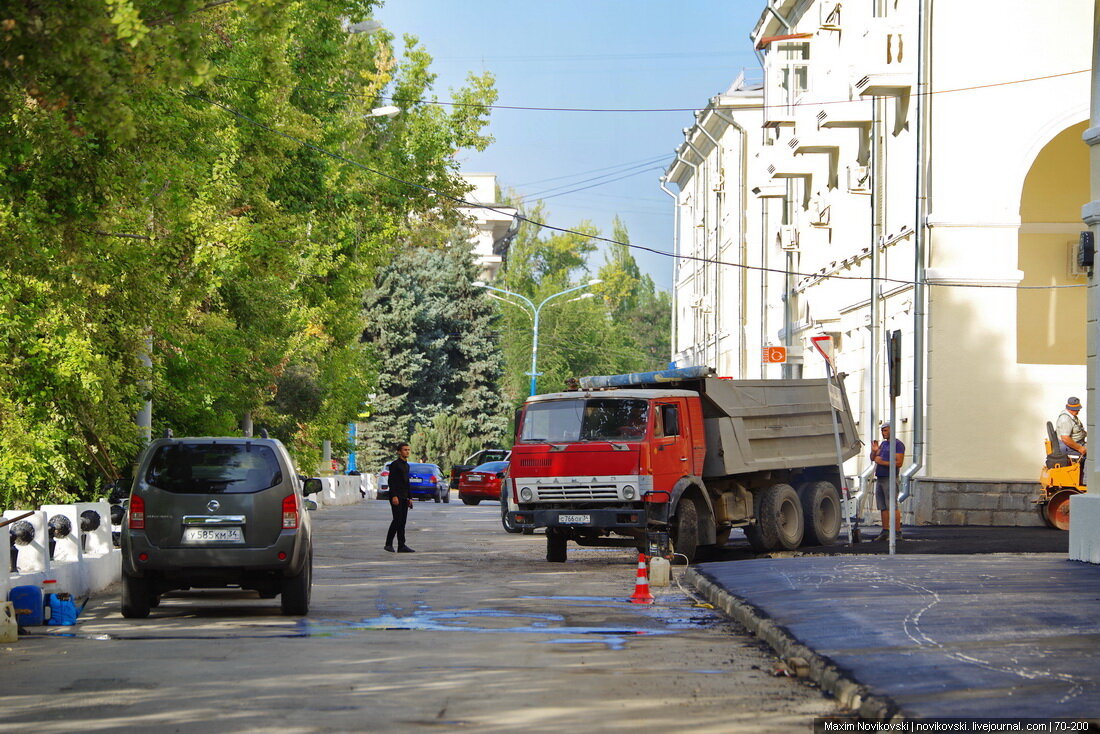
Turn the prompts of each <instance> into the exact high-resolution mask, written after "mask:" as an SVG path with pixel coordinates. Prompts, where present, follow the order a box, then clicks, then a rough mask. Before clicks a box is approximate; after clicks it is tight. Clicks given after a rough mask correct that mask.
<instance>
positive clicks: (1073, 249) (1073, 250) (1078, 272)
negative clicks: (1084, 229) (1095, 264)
mask: <svg viewBox="0 0 1100 734" xmlns="http://www.w3.org/2000/svg"><path fill="white" fill-rule="evenodd" d="M1080 248H1081V243H1080V241H1079V240H1073V241H1072V242H1070V243H1069V247H1068V250H1069V258H1068V259H1069V277H1071V278H1087V277H1088V274H1089V269H1088V268H1087V267H1085V266H1084V265H1081V262H1080V260H1079V259H1078V257H1077V253H1078V251H1079V250H1080Z"/></svg>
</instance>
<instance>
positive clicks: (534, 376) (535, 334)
mask: <svg viewBox="0 0 1100 734" xmlns="http://www.w3.org/2000/svg"><path fill="white" fill-rule="evenodd" d="M602 282H603V281H602V280H600V279H599V278H593V279H592V280H590V281H588V282H587V283H582V284H581V285H578V286H573V287H572V288H566V289H565V290H563V291H558V292H557V293H554V294H553V295H549V296H547V297H546V298H544V299H543V300H542V303H540V304H539V305H537V306H536V305H535V304H534V302H532V301H531V299H530V298H528V297H527V296H525V295H523V294H522V293H514V292H512V291H506V290H504V289H503V288H496V287H494V286H491V285H489V284H488V283H483V282H481V281H480V280H476V281H474V285H475V286H477V287H478V288H484V289H486V290H490V291H496V292H497V293H503V294H504V295H506V296H512V297H514V298H518V299H520V301H522V303H516V302H515V301H510V300H508V299H507V298H501V299H500V300H502V301H504V302H505V303H510V304H512V305H513V306H518V307H520V308H522V309H524V310H525V311H527V312H528V313H529V314H530V316H531V318H532V320H533V321H534V326H533V328H532V333H531V372H529V373H528V374H530V375H531V394H532V395H534V394H535V391H536V390H537V388H538V375H539V373H538V362H539V316H540V315H541V314H542V307H543V306H545V305H546V303H547V301H550V300H552V299H554V298H557V297H558V296H564V295H565V294H566V293H573V292H574V291H579V290H581V289H582V288H587V287H589V286H593V285H597V284H598V283H602ZM593 295H595V294H593V293H585V294H584V295H583V296H581V298H589V297H591V296H593ZM574 300H580V299H574Z"/></svg>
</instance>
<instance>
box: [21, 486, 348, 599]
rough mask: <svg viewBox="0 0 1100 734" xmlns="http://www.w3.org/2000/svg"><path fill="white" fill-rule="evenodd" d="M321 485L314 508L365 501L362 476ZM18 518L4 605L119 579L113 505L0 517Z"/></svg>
mask: <svg viewBox="0 0 1100 734" xmlns="http://www.w3.org/2000/svg"><path fill="white" fill-rule="evenodd" d="M321 484H322V486H323V487H324V489H323V491H322V492H321V493H319V494H315V495H310V497H309V499H312V500H314V501H315V502H317V505H318V508H320V507H329V506H333V507H335V506H339V505H350V504H354V503H356V502H361V501H362V500H363V495H362V494H361V493H360V491H359V490H360V487H361V486H362V485H363V477H360V476H336V477H325V478H322V479H321ZM28 512H29V513H30V514H28ZM22 515H27V517H25V518H23V519H24V520H25V521H26V522H28V523H29V524H30V526H31V528H33V530H34V538H33V539H32V540H31V541H30V542H29V543H27V544H25V545H17V546H15V548H16V550H17V556H16V559H15V564H14V565H11V566H10V567H9V569H8V572H7V573H2V572H0V601H5V600H7V598H8V594H9V593H10V592H11V589H12V588H14V587H16V586H38V587H40V588H42V590H43V593H59V592H66V593H68V594H71V595H72V596H73V597H74V598H82V597H86V596H91V595H93V594H96V593H98V592H100V591H103V590H104V589H106V588H107V587H109V586H111V585H112V584H114V583H116V582H118V581H119V580H121V578H122V551H121V550H120V549H118V548H115V547H114V542H113V541H112V539H111V528H112V526H111V506H110V503H108V502H107V501H105V500H100V501H98V502H77V503H75V504H72V505H43V506H42V507H41V508H40V509H38V510H33V511H28V510H5V511H4V512H3V514H2V517H3V519H5V520H8V519H12V518H16V517H20V516H22ZM59 516H60V517H64V518H65V519H67V520H68V521H69V527H70V530H69V533H68V534H67V535H65V536H63V537H59V538H56V539H55V542H54V550H53V555H52V556H51V554H50V528H49V522H50V519H51V518H55V517H59ZM11 527H12V526H11V525H7V526H4V527H3V528H0V530H4V531H6V532H5V533H4V536H5V537H10V531H11ZM117 527H118V526H116V528H117ZM82 528H86V529H82ZM5 553H7V551H5ZM5 558H8V556H7V555H5ZM5 563H8V561H5ZM9 565H10V564H9Z"/></svg>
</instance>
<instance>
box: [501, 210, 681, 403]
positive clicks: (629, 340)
mask: <svg viewBox="0 0 1100 734" xmlns="http://www.w3.org/2000/svg"><path fill="white" fill-rule="evenodd" d="M526 216H527V218H528V219H531V220H534V221H542V219H543V216H544V212H543V210H542V206H541V204H540V205H538V206H536V207H535V208H534V209H533V210H532V211H531V212H529V213H528V214H527V215H526ZM571 229H572V230H573V231H574V232H577V233H580V234H574V233H553V232H551V233H548V232H547V231H545V230H541V229H539V228H538V227H536V226H535V225H533V224H531V223H530V222H529V221H525V222H524V223H523V224H522V225H521V226H520V228H519V232H518V234H517V236H516V238H515V240H514V242H513V244H512V247H511V250H510V251H509V254H508V260H507V263H506V265H505V268H504V271H503V276H502V278H500V280H499V283H498V284H499V285H500V287H501V288H503V289H505V290H508V291H512V292H514V293H519V294H521V295H523V296H525V297H527V298H528V299H530V301H531V302H532V303H533V304H534V305H535V306H536V307H538V306H540V304H542V307H541V308H540V313H539V343H538V355H537V358H538V365H537V369H538V372H540V373H541V374H540V375H539V377H538V385H537V391H538V392H553V391H556V390H562V389H564V388H565V385H566V381H567V380H568V379H569V378H571V377H580V376H583V375H601V374H619V373H623V372H635V371H642V370H652V369H662V368H664V367H665V366H667V364H668V358H669V339H670V333H669V332H670V325H671V324H670V319H671V303H670V298H669V295H668V294H667V293H665V292H659V291H657V290H656V288H655V286H654V284H653V280H652V279H651V278H650V277H649V276H648V275H642V274H641V272H640V270H639V268H638V265H637V263H636V262H635V260H634V257H633V256H632V255H631V254H630V250H629V248H628V247H626V246H625V245H612V246H611V249H610V250H609V251H608V252H607V256H606V262H605V263H604V265H603V266H602V267H601V268H600V269H599V271H598V273H597V276H598V278H599V279H600V280H601V281H602V282H600V283H598V284H596V285H593V286H591V287H590V288H588V289H582V290H579V291H577V292H575V293H570V294H566V295H564V296H561V297H558V296H555V294H557V293H559V292H561V291H563V290H565V289H567V288H570V287H572V286H575V285H579V284H581V283H584V282H585V281H587V280H590V279H592V278H593V277H594V276H593V275H592V273H591V271H590V269H589V267H590V266H589V261H590V260H591V259H592V257H593V256H594V255H595V254H596V252H597V248H596V245H595V244H594V240H593V239H591V237H586V236H584V235H595V236H598V235H599V234H600V233H599V231H598V230H597V229H596V228H595V227H593V226H592V225H591V224H590V223H588V222H582V223H580V224H578V225H576V226H574V227H572V228H571ZM613 239H615V240H616V241H618V242H623V243H629V241H630V240H629V234H628V233H627V231H626V228H625V226H623V224H622V223H621V222H620V221H619V220H618V219H616V221H615V225H614V232H613ZM587 292H591V293H593V294H595V295H596V296H599V297H598V298H591V299H588V298H585V299H582V300H576V299H577V298H578V297H579V296H580V295H581V294H584V293H587ZM498 308H499V309H500V312H501V315H502V319H503V322H504V353H505V355H506V365H507V371H506V376H505V385H506V390H505V392H506V395H507V397H508V398H509V400H510V401H512V402H513V403H516V404H518V403H519V402H522V400H523V399H524V398H526V397H527V395H528V394H529V393H530V389H529V383H530V376H529V373H530V365H531V353H532V337H533V319H532V315H531V313H530V312H529V309H528V308H520V307H516V306H512V305H505V304H499V306H498Z"/></svg>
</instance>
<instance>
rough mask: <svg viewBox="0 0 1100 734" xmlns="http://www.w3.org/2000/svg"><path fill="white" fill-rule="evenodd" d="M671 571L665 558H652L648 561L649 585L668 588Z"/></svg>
mask: <svg viewBox="0 0 1100 734" xmlns="http://www.w3.org/2000/svg"><path fill="white" fill-rule="evenodd" d="M671 574H672V570H671V567H670V564H669V562H668V559H667V558H663V557H661V556H653V557H651V558H650V559H649V585H650V586H668V585H669V578H670V576H671Z"/></svg>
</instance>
